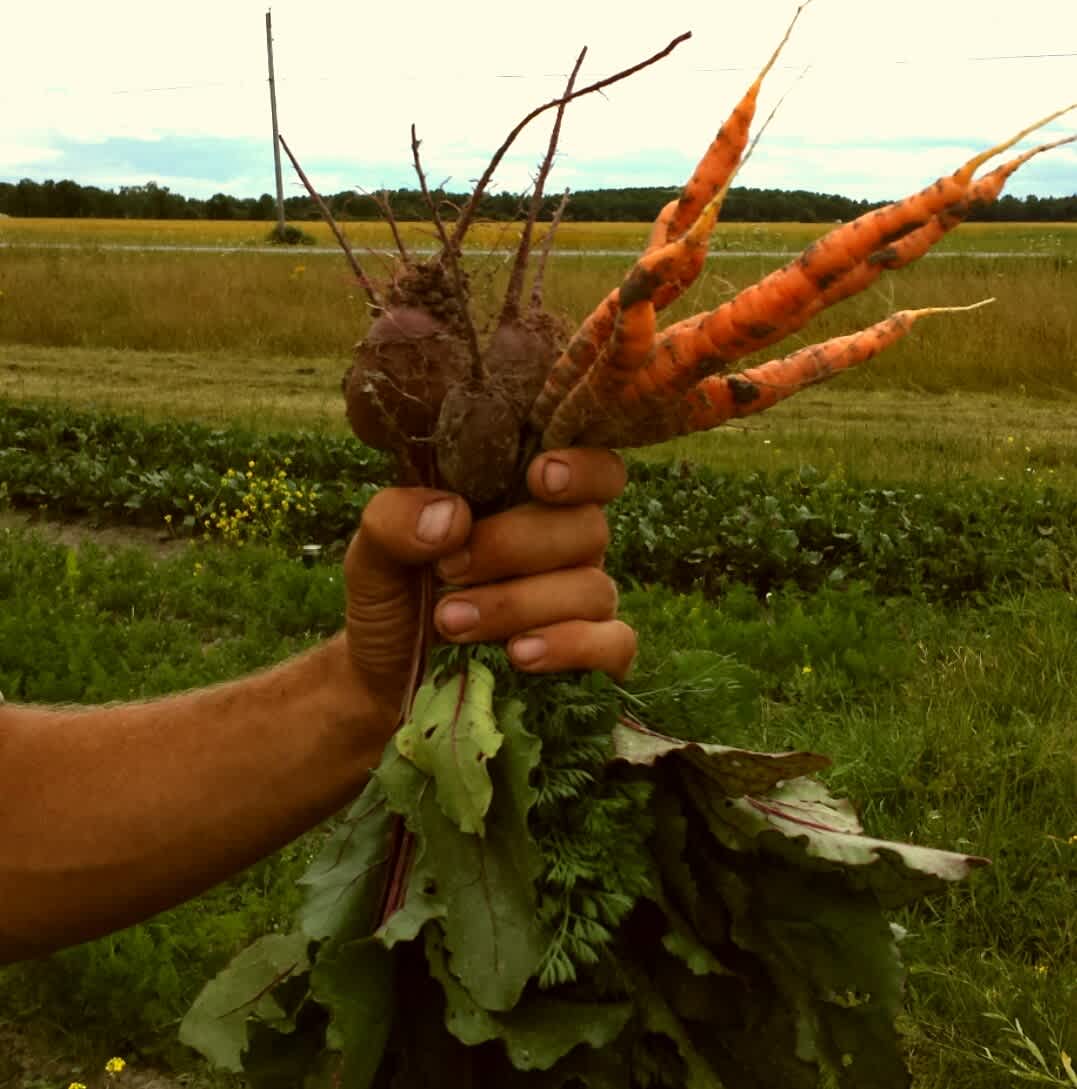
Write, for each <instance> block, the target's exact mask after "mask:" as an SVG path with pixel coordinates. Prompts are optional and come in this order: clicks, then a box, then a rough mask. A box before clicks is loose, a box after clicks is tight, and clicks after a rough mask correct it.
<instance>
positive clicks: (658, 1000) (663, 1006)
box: [624, 964, 722, 1089]
mask: <svg viewBox="0 0 1077 1089" xmlns="http://www.w3.org/2000/svg"><path fill="white" fill-rule="evenodd" d="M624 967H625V969H626V970H627V971H628V972H629V974H630V975H631V979H632V994H633V998H634V999H635V1002H636V1008H637V1011H638V1013H639V1015H640V1017H641V1019H642V1021H643V1027H644V1029H646V1031H647V1032H653V1033H659V1034H661V1035H662V1036H665V1037H667V1038H668V1039H670V1040H671V1041H672V1042H673V1043H674V1044H675V1045H676V1048H677V1053H678V1054H679V1055H680V1057H681V1060H682V1061H683V1063H684V1072H683V1077H682V1078H681V1079H680V1080H679V1082H678V1084H682V1085H683V1086H684V1089H716V1087H718V1086H721V1084H722V1083H721V1081H719V1079H718V1076H717V1075H716V1074H715V1072H714V1070H713V1069H712V1067H711V1065H710V1063H709V1062H707V1060H706V1058H704V1056H703V1055H702V1054H701V1053H700V1051H699V1050H698V1049H697V1048H696V1046H695V1044H694V1043H693V1042H692V1040H691V1038H690V1036H689V1034H688V1033H687V1032H686V1031H685V1028H684V1025H682V1024H681V1021H680V1018H678V1017H677V1015H676V1013H674V1011H673V1009H672V1008H671V1007H670V1005H669V1003H668V1002H667V1001H666V999H665V997H664V996H663V995H662V993H661V992H660V991H659V990H658V988H657V987H655V986H654V984H653V983H651V981H650V980H649V979H648V978H647V976H646V975H645V974H644V973H643V972H642V971H641V970H640V969H639V968H638V967H636V966H634V965H631V966H630V965H627V964H626V965H625V966H624Z"/></svg>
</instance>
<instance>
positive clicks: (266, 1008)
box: [179, 933, 310, 1073]
mask: <svg viewBox="0 0 1077 1089" xmlns="http://www.w3.org/2000/svg"><path fill="white" fill-rule="evenodd" d="M309 944H310V939H309V938H308V937H307V935H306V934H302V933H295V934H267V935H266V936H265V937H264V938H260V939H259V940H258V941H256V942H255V943H254V944H253V945H251V946H248V948H246V949H244V950H243V952H242V953H240V954H239V956H237V957H236V958H235V959H234V960H233V961H232V962H231V963H230V964H229V965H228V967H227V968H225V969H224V971H222V972H220V973H219V974H218V975H217V976H216V978H214V979H212V980H210V982H209V983H207V984H206V986H205V987H203V988H202V991H201V993H200V994H199V996H198V997H197V998H196V999H195V1001H194V1005H192V1006H191V1008H190V1009H189V1010H188V1011H187V1014H186V1016H185V1017H184V1018H183V1021H182V1023H181V1024H180V1031H179V1036H180V1040H182V1041H183V1043H185V1044H187V1045H188V1046H189V1047H193V1048H194V1049H195V1050H196V1051H200V1052H201V1053H202V1054H203V1055H205V1057H206V1058H207V1059H209V1060H210V1062H212V1063H215V1064H216V1065H217V1066H220V1067H223V1068H224V1069H226V1070H231V1071H232V1072H233V1073H239V1072H240V1071H241V1070H242V1069H243V1063H242V1059H241V1056H242V1054H243V1051H244V1049H245V1048H246V1047H247V1039H248V1037H247V1028H248V1021H249V1020H252V1019H255V1020H258V1021H262V1022H264V1023H266V1024H268V1025H271V1026H273V1027H274V1028H275V1029H276V1030H277V1031H278V1032H289V1031H291V1029H292V1028H293V1027H294V1020H293V1014H292V1013H291V1012H289V1011H287V1010H285V1009H284V1008H283V1007H282V1006H281V1004H280V1003H279V1002H278V1001H277V999H276V998H275V997H274V994H273V991H274V989H275V988H276V987H278V986H280V985H281V984H282V983H284V982H285V981H287V980H290V979H293V978H294V977H295V976H297V975H299V974H300V973H302V972H305V971H306V970H307V969H308V968H309V967H310V962H309V960H308V959H307V946H308V945H309Z"/></svg>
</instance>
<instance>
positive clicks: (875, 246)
mask: <svg viewBox="0 0 1077 1089" xmlns="http://www.w3.org/2000/svg"><path fill="white" fill-rule="evenodd" d="M1074 105H1077V103H1075V104H1074ZM1073 108H1074V106H1068V107H1066V109H1063V110H1058V111H1056V112H1055V113H1053V114H1051V115H1050V116H1049V117H1045V118H1043V119H1042V120H1041V121H1038V122H1036V123H1035V124H1033V125H1030V126H1028V127H1027V128H1025V129H1023V130H1022V131H1021V132H1019V133H1018V134H1017V135H1016V136H1014V137H1012V138H1011V139H1010V140H1007V141H1005V142H1004V143H1002V144H999V145H997V146H995V147H993V148H990V149H988V150H987V151H984V152H981V153H980V154H979V155H976V156H974V157H973V158H972V159H970V160H969V161H968V162H967V163H965V164H964V165H963V166H962V167H961V168H960V169H959V170H957V171H955V172H954V173H953V174H951V175H949V176H947V177H943V178H939V179H938V180H937V181H936V182H935V183H934V184H933V185H931V186H928V187H927V188H926V189H923V190H921V191H920V192H919V193H915V194H913V195H912V196H910V197H907V198H906V199H905V200H902V201H898V202H897V203H894V204H890V205H887V206H886V207H884V208H879V209H877V210H875V211H872V212H868V213H866V214H865V215H863V216H860V217H859V218H858V219H854V220H852V221H850V222H849V223H845V224H842V225H841V226H840V227H837V228H835V229H834V230H833V231H831V232H829V233H828V234H826V235H824V236H823V238H821V239H819V240H818V241H817V242H815V243H813V244H812V245H810V246H809V247H808V248H807V249H806V250H805V251H804V253H802V254H801V255H800V257H798V258H797V259H796V260H794V261H792V262H790V263H789V264H787V265H785V266H784V267H782V268H780V269H777V270H775V271H774V272H772V273H770V274H769V275H768V276H765V277H764V278H763V279H762V280H760V281H759V282H758V283H755V284H752V285H751V286H749V287H747V288H745V289H744V290H743V291H741V292H740V293H738V294H737V295H736V296H735V297H734V298H733V299H731V300H729V301H728V302H726V303H723V304H722V305H721V306H719V307H718V308H717V309H715V310H713V311H711V312H710V313H709V314H704V315H700V316H697V317H693V318H688V319H686V320H684V321H681V322H678V323H677V324H675V325H672V326H670V327H669V328H668V329H666V330H665V332H664V333H663V334H662V335H661V337H660V338H659V343H658V344H657V345H656V350H655V353H654V356H653V359H652V361H651V363H650V364H649V368H648V369H657V370H656V373H654V374H651V375H648V376H647V379H646V380H645V382H646V386H647V387H649V388H654V389H663V390H669V391H670V392H672V393H680V392H684V391H686V390H688V389H690V388H691V387H692V386H693V385H694V384H695V383H696V382H697V381H699V380H700V379H701V378H704V377H706V376H707V375H708V374H713V373H715V371H717V370H719V369H724V368H726V367H728V366H729V365H730V364H732V363H733V362H735V361H736V360H737V359H740V358H742V357H743V356H745V355H747V354H749V353H750V352H753V351H755V350H757V349H758V348H762V347H765V346H766V345H767V344H773V343H774V342H775V341H777V340H780V339H781V338H782V337H784V336H786V335H787V334H788V333H790V332H793V331H794V330H796V329H798V328H800V326H801V325H802V324H803V323H804V321H806V320H807V319H808V318H809V317H811V316H812V315H813V314H814V313H817V312H818V310H819V309H820V308H821V305H820V301H819V300H820V297H821V296H823V295H824V294H825V293H826V292H827V290H828V289H830V288H831V286H832V285H834V284H836V283H837V282H838V281H839V280H840V279H841V277H843V276H846V275H848V274H849V273H850V272H852V270H854V269H855V268H856V267H857V266H858V265H859V264H860V263H861V262H863V261H866V260H868V259H870V257H871V255H872V254H873V253H874V252H875V251H877V250H880V249H881V248H883V247H885V246H887V245H888V244H893V243H894V242H895V241H899V240H900V239H901V238H902V237H903V236H906V235H908V234H910V233H911V232H914V231H915V230H917V229H919V228H923V227H925V226H929V225H930V224H931V223H932V220H934V218H935V217H936V216H942V217H943V221H942V222H945V219H946V213H947V209H949V208H951V207H953V206H954V205H959V204H960V203H961V202H962V201H965V200H967V199H969V196H970V194H971V193H972V192H978V191H976V189H975V184H974V183H973V181H972V177H973V174H974V173H975V171H976V170H977V169H978V168H979V167H980V166H981V165H982V164H983V163H984V162H985V161H986V160H987V159H989V158H991V157H992V156H994V155H996V154H998V153H999V152H1001V151H1003V150H1005V149H1006V148H1009V147H1011V146H1012V145H1013V144H1014V143H1016V142H1017V141H1018V140H1020V139H1021V138H1022V137H1024V136H1025V135H1027V134H1028V133H1029V132H1032V131H1033V130H1035V129H1036V128H1039V127H1040V126H1041V125H1044V124H1047V123H1048V122H1050V121H1052V120H1054V119H1055V118H1056V117H1059V116H1061V115H1062V114H1063V113H1065V112H1067V110H1071V109H1073ZM1045 147H1046V146H1045ZM1018 158H1019V159H1020V160H1022V161H1027V159H1025V158H1024V157H1018ZM1011 165H1012V167H1013V170H1016V169H1017V166H1019V165H1020V162H1019V161H1015V162H1014V163H1008V164H1006V166H1007V167H1009V166H1011ZM1013 170H1010V173H1011V174H1012V172H1013ZM987 177H988V178H991V175H988V176H987ZM1004 181H1005V178H1004V177H1003V178H1001V179H1000V178H994V179H993V180H992V181H991V182H990V183H988V182H987V179H986V178H985V179H984V183H985V184H984V186H983V190H982V191H983V193H984V194H985V195H986V194H989V193H990V192H991V191H992V189H993V187H994V185H995V184H1000V185H1001V182H1004ZM940 225H942V224H941V223H940ZM934 229H935V228H932V230H929V231H928V232H926V233H925V235H923V236H921V237H920V239H918V242H921V241H926V240H928V239H930V237H931V234H932V232H933V231H934ZM918 242H917V243H910V250H911V249H912V248H914V247H915V245H916V244H918ZM910 259H911V258H910ZM848 293H849V292H845V293H844V294H841V292H840V291H838V290H835V292H832V294H838V295H840V297H842V298H844V297H846V295H847V294H848ZM835 301H836V300H835ZM802 317H803V320H801V318H802ZM639 378H640V376H637V380H639Z"/></svg>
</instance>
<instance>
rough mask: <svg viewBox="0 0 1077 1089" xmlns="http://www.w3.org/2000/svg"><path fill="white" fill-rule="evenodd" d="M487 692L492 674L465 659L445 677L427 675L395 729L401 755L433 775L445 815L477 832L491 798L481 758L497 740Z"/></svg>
mask: <svg viewBox="0 0 1077 1089" xmlns="http://www.w3.org/2000/svg"><path fill="white" fill-rule="evenodd" d="M493 694H494V675H493V674H492V673H491V672H490V670H489V669H487V668H486V666H484V665H482V664H481V663H480V662H477V661H474V660H471V661H469V662H468V663H467V668H466V669H461V670H459V671H458V672H454V673H452V674H450V675H449V676H448V677H447V678H444V675H443V674H442V675H438V676H434V677H432V678H431V679H429V680H427V681H426V683H425V684H423V686H422V687H421V688H420V689H419V691H418V693H417V695H416V697H415V703H414V706H413V707H412V711H411V716H410V717H409V718H408V721H407V722H406V723H405V724H404V725H403V726H402V727H401V728H400V729H399V730H398V731H397V734H396V747H397V749H398V751H399V752H400V754H401V756H404V757H406V758H407V759H408V760H410V761H411V762H412V763H413V764H414V765H415V766H416V767H417V768H418V769H419V770H420V771H424V772H426V774H427V775H431V776H433V778H434V782H435V784H436V786H437V800H438V804H439V805H440V806H441V808H442V810H443V812H444V813H445V815H446V816H447V817H448V818H449V819H450V820H451V821H452V822H453V823H454V824H456V826H457V827H458V828H459V829H460V830H461V831H462V832H472V833H475V834H477V835H480V836H481V835H482V834H483V832H484V818H485V816H486V812H487V810H488V809H489V808H490V802H491V799H492V797H493V786H492V784H491V782H490V774H489V771H488V770H487V767H486V762H487V760H488V759H489V758H490V757H492V756H493V755H495V753H497V751H498V749H499V748H500V747H501V741H502V736H501V733H500V731H499V730H498V728H497V722H496V720H495V718H494V707H493Z"/></svg>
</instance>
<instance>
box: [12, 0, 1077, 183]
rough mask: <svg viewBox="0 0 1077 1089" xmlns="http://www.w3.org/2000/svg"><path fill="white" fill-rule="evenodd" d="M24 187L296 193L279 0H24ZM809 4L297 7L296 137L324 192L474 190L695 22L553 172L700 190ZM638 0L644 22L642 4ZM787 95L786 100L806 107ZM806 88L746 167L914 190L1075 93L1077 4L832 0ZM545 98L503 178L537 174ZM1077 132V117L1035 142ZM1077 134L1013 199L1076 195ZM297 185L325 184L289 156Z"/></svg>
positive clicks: (579, 134)
mask: <svg viewBox="0 0 1077 1089" xmlns="http://www.w3.org/2000/svg"><path fill="white" fill-rule="evenodd" d="M5 8H6V10H5V11H4V14H3V17H2V20H0V34H2V37H3V41H4V44H5V49H4V58H3V63H2V65H0V181H18V180H19V179H20V178H24V177H29V178H33V179H35V180H38V181H41V180H44V179H46V178H53V179H57V180H58V179H60V178H65V177H66V178H72V179H74V180H75V181H77V182H79V183H81V184H84V185H90V184H92V185H98V186H101V187H103V188H118V187H119V186H121V185H139V184H144V183H146V182H148V181H155V182H156V183H157V184H159V185H166V186H168V187H169V188H170V189H172V190H173V191H174V192H178V193H182V194H184V195H185V196H196V197H207V196H210V195H212V194H213V193H215V192H227V193H231V194H234V195H236V196H241V197H247V196H258V195H259V194H261V193H264V192H273V190H274V179H273V158H272V140H271V130H270V116H269V101H268V87H267V70H266V40H265V12H266V10H267V8H266V5H265V3H264V2H258V3H256V2H253V0H184V3H183V4H181V5H167V6H166V5H157V4H149V3H146V2H145V0H139V2H138V3H133V2H129V0H97V2H96V3H93V4H87V3H85V2H84V0H79V2H78V3H75V2H71V0H55V2H53V3H49V4H18V5H15V4H11V5H5ZM795 8H796V4H795V2H793V0H749V2H747V3H743V2H742V3H740V4H733V3H730V2H728V0H706V2H700V0H683V2H681V3H677V4H673V3H667V4H654V3H648V4H643V3H626V2H625V0H618V2H617V3H613V2H610V0H540V2H539V3H536V4H533V5H520V4H513V5H510V4H506V3H504V0H455V2H453V3H448V4H436V3H433V2H432V0H409V2H408V3H406V4H401V7H400V8H397V7H396V5H395V4H386V3H379V4H371V3H365V4H364V3H359V2H357V0H321V2H319V3H311V2H310V0H276V2H275V3H274V4H273V7H272V16H273V37H274V60H275V67H276V84H277V100H278V113H279V118H280V130H281V132H282V133H283V134H284V136H285V138H286V139H287V140H288V142H289V144H290V145H291V147H292V149H293V150H294V151H295V152H296V154H297V156H298V157H299V159H300V161H301V163H302V164H303V166H304V168H305V170H306V172H307V173H308V175H310V177H311V179H312V181H313V182H314V184H315V185H316V186H317V187H318V188H319V189H320V190H322V191H323V192H339V191H341V190H344V189H356V190H360V191H371V190H377V189H380V188H383V187H388V188H395V187H401V186H408V187H411V186H414V184H415V180H414V174H413V172H412V169H411V151H410V135H409V129H410V126H411V124H412V123H414V124H415V125H416V126H417V129H418V134H419V138H420V139H421V141H422V156H423V162H424V167H425V169H426V172H427V175H428V178H429V179H430V181H431V182H432V183H441V182H444V183H446V186H447V188H449V189H450V190H457V191H463V190H466V189H468V188H469V187H470V183H471V181H472V180H473V179H474V178H475V177H477V175H478V174H479V173H480V172H481V171H482V169H483V167H484V166H485V165H486V162H487V161H488V158H489V156H490V154H491V153H492V152H493V151H494V150H495V149H496V148H497V147H498V146H499V145H500V143H501V142H502V140H503V139H504V137H505V135H506V134H507V133H508V131H509V130H510V129H511V128H512V127H513V125H515V123H516V122H517V121H519V120H520V119H521V118H522V117H523V116H524V115H525V114H527V113H528V112H529V111H530V110H531V109H532V108H533V107H534V106H536V105H539V104H541V103H544V102H547V101H549V100H550V99H552V98H554V97H556V96H557V94H558V93H559V92H560V90H561V88H562V87H563V85H564V81H565V79H566V77H567V74H568V72H569V70H570V68H571V66H572V64H573V62H574V61H575V59H576V56H577V54H578V52H579V50H580V49H581V48H582V47H583V46H587V47H588V53H587V56H586V58H585V61H584V64H583V68H582V69H581V75H580V79H579V82H578V85H580V84H583V83H587V82H592V81H594V80H597V79H600V78H602V77H603V76H606V75H609V74H611V73H613V72H615V71H617V70H618V69H621V68H623V67H626V66H628V65H630V64H634V63H636V62H637V61H639V60H642V59H643V58H645V57H647V56H650V55H651V54H653V53H655V52H657V51H658V50H659V49H661V48H662V47H663V46H664V45H666V44H667V42H669V41H670V40H671V39H673V38H674V37H676V36H677V35H678V34H680V33H682V32H684V31H691V32H692V38H691V39H690V40H689V41H687V42H685V43H684V44H683V45H681V46H680V47H678V48H677V49H676V50H675V51H674V52H673V53H672V54H671V55H670V56H669V57H667V58H666V59H665V60H663V61H661V62H659V63H658V64H657V65H655V66H653V67H651V68H648V69H646V70H645V71H642V72H640V73H638V74H637V75H635V76H633V77H632V78H631V79H629V80H627V81H625V82H624V83H621V84H618V85H617V86H614V87H611V88H609V89H608V90H607V91H605V92H603V93H601V94H595V95H590V96H587V97H585V98H581V99H580V100H578V101H577V102H574V103H573V104H572V105H571V106H570V107H569V109H568V111H567V114H566V118H565V122H564V128H563V132H562V139H561V144H560V152H559V155H558V158H557V161H556V164H555V167H554V170H553V173H552V175H551V178H550V181H549V183H548V188H549V189H550V190H553V191H559V190H562V189H565V188H571V189H594V188H605V187H615V186H637V185H640V186H644V185H663V186H675V185H679V184H681V183H682V182H683V181H684V180H685V179H686V178H687V177H688V175H689V174H690V173H691V171H692V168H693V167H694V165H695V163H696V161H697V160H698V157H699V155H700V154H701V153H702V152H703V150H704V149H705V147H706V146H707V144H708V143H709V141H710V140H711V138H712V137H713V135H714V133H715V132H716V131H717V129H718V127H719V126H720V124H721V122H722V121H723V120H724V119H725V117H726V116H727V114H728V113H729V111H730V110H731V109H732V107H733V106H734V105H735V103H736V101H737V100H738V98H739V97H740V95H741V94H742V93H743V92H744V90H745V88H746V87H747V86H748V85H749V83H750V82H751V81H752V79H753V78H754V77H755V75H756V74H757V72H758V71H759V69H760V68H761V67H762V65H763V63H764V62H765V60H766V59H767V57H769V55H770V53H771V52H772V51H773V49H774V47H775V46H776V44H777V43H778V41H779V40H780V39H781V36H782V34H783V33H784V31H785V28H786V26H787V24H788V22H789V20H790V18H791V17H792V15H793V12H794V11H795ZM634 13H638V14H634ZM783 96H784V100H783ZM779 100H782V104H781V107H780V109H779V110H778V111H777V113H776V115H775V116H774V118H773V120H772V122H771V123H770V125H769V127H768V128H767V131H766V133H765V134H764V136H763V138H762V140H761V141H760V143H759V146H758V148H757V150H756V152H755V154H754V155H753V157H752V159H751V161H750V162H749V163H747V165H746V166H745V167H744V168H743V170H742V172H741V175H740V177H739V179H738V182H739V184H743V185H748V186H757V187H762V188H782V189H809V190H814V191H817V192H829V193H840V194H842V195H845V196H849V197H855V198H865V199H872V200H880V199H888V198H895V197H900V196H902V195H904V194H905V193H908V192H912V191H914V190H916V189H919V188H921V187H923V186H924V185H925V184H928V183H929V182H930V181H932V180H933V179H934V178H935V177H937V176H939V175H940V174H943V173H949V172H951V171H952V170H953V169H954V168H955V167H956V166H957V165H959V164H960V163H961V162H962V161H963V160H964V159H966V158H968V157H969V156H970V155H972V154H974V153H975V152H976V151H978V150H980V149H981V148H984V147H989V146H991V145H992V144H994V143H997V142H999V141H1000V140H1002V139H1004V138H1006V137H1009V136H1010V135H1012V134H1013V133H1015V132H1016V131H1018V130H1019V129H1021V128H1023V127H1024V126H1025V125H1027V124H1029V123H1030V122H1032V121H1034V120H1037V119H1039V118H1040V117H1042V116H1044V115H1046V114H1048V113H1050V112H1052V111H1053V110H1055V109H1058V108H1059V107H1062V106H1065V105H1068V104H1069V103H1070V102H1073V101H1075V100H1077V0H1022V2H1021V3H1019V4H1018V3H1013V2H1012V0H812V2H811V3H810V5H809V6H808V7H807V8H806V10H804V11H803V13H802V15H801V17H800V20H799V22H798V23H797V26H796V28H795V30H794V31H793V35H792V38H791V39H790V41H789V43H788V45H787V46H786V48H785V50H784V51H783V53H782V56H781V58H780V59H779V62H778V64H777V65H776V67H775V69H774V70H773V71H772V72H771V74H770V75H769V76H768V79H767V82H766V83H765V85H764V90H763V94H762V96H761V99H760V108H759V113H758V120H760V121H761V120H762V119H763V118H765V117H766V116H767V114H768V113H769V112H770V111H771V109H772V108H773V107H774V106H775V105H776V104H777V103H778V102H779ZM550 117H552V113H549V114H546V115H545V116H544V117H543V118H541V119H539V120H538V121H536V122H535V123H534V124H533V125H532V126H530V127H529V129H527V130H525V133H524V134H523V135H522V136H521V138H520V139H519V141H518V142H517V143H516V145H515V146H514V148H513V150H512V152H510V154H509V155H508V156H507V157H506V159H505V161H504V163H503V164H502V168H501V169H500V170H499V172H498V174H497V176H496V178H495V189H500V190H503V191H504V190H507V191H509V192H519V191H521V190H523V189H525V188H527V187H528V186H529V185H530V181H531V178H532V177H533V175H534V172H535V168H536V164H537V163H538V161H539V160H540V158H541V156H542V153H543V150H544V148H545V143H546V139H547V135H548V123H549V122H548V120H547V119H548V118H550ZM1073 132H1077V110H1075V111H1074V113H1073V114H1071V115H1069V116H1067V117H1065V118H1062V119H1060V120H1059V121H1057V122H1055V123H1053V124H1052V125H1050V126H1049V127H1048V128H1047V129H1045V130H1044V132H1043V135H1042V136H1038V137H1035V138H1030V139H1029V140H1026V141H1025V142H1024V143H1023V144H1022V145H1021V146H1022V147H1028V146H1032V141H1033V140H1035V142H1040V141H1042V140H1045V139H1053V138H1058V137H1060V136H1065V135H1069V134H1070V133H1073ZM1075 147H1077V145H1073V146H1068V147H1065V148H1059V149H1058V150H1057V151H1054V152H1051V153H1050V154H1048V155H1044V156H1041V157H1039V158H1037V159H1036V160H1033V161H1032V162H1031V163H1029V164H1028V165H1027V166H1026V167H1024V168H1023V169H1022V171H1021V172H1020V173H1019V174H1017V175H1016V176H1015V177H1014V179H1013V181H1012V182H1011V183H1010V185H1009V187H1008V189H1007V192H1012V193H1014V194H1015V195H1017V196H1023V195H1026V194H1029V193H1036V194H1039V195H1056V196H1057V195H1066V194H1070V193H1075V192H1077V150H1074V148H1075ZM284 178H285V181H284V185H285V194H286V195H292V194H296V193H299V192H301V188H300V186H299V184H298V182H297V181H296V180H295V177H294V175H293V174H292V172H291V170H290V168H289V167H288V165H287V163H285V175H284Z"/></svg>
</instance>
